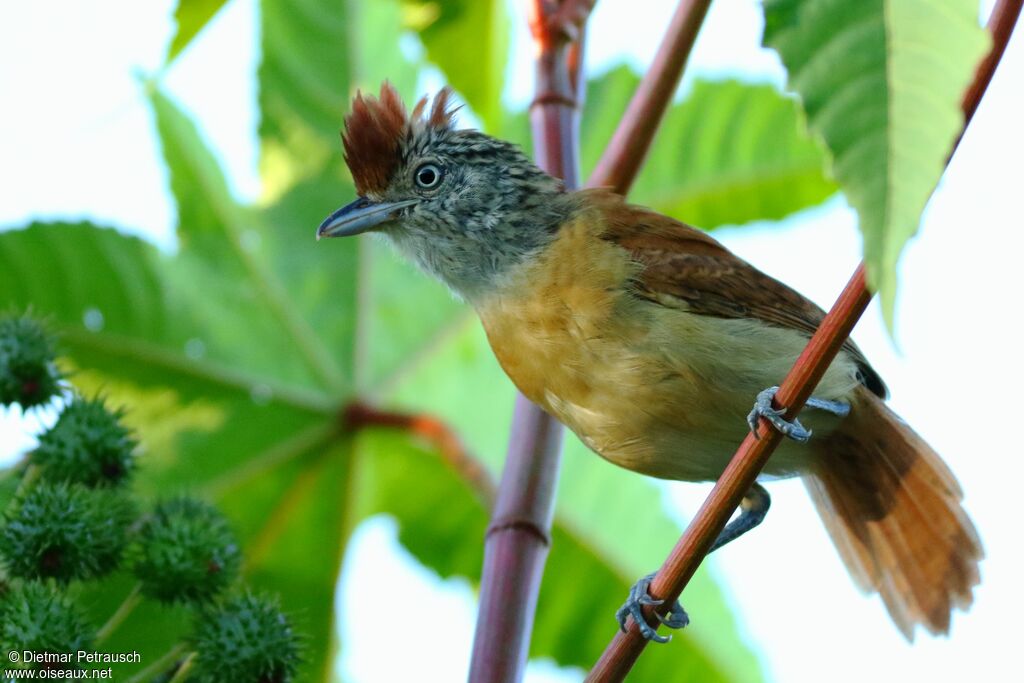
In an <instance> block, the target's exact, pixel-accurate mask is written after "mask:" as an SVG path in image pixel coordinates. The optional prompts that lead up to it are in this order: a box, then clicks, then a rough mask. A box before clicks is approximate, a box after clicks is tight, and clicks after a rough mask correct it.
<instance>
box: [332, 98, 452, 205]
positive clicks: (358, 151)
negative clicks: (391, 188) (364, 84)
mask: <svg viewBox="0 0 1024 683" xmlns="http://www.w3.org/2000/svg"><path fill="white" fill-rule="evenodd" d="M451 94H452V91H451V89H450V88H447V87H445V88H442V89H441V91H440V92H438V93H437V95H436V96H435V97H434V102H433V105H432V106H431V108H430V115H429V117H426V118H424V113H425V112H426V108H427V98H426V97H423V98H422V99H421V100H420V101H419V102H417V103H416V106H415V107H414V108H413V110H412V116H411V117H410V116H409V114H408V113H407V112H406V109H405V105H404V104H403V103H402V98H401V97H400V96H399V94H398V91H397V90H396V89H395V87H394V86H393V85H391V83H389V82H387V81H384V83H383V85H381V87H380V95H379V96H378V97H374V96H373V95H363V94H362V93H361V92H356V96H355V99H353V100H352V111H351V112H349V114H348V115H347V116H346V117H345V130H344V132H343V133H342V135H341V140H342V144H343V145H344V147H345V163H347V164H348V168H349V171H351V172H352V178H353V180H355V184H356V192H358V193H359V194H360V195H365V194H366V193H368V192H370V193H372V192H381V191H383V190H384V188H386V187H387V185H388V182H390V180H391V176H392V174H393V173H394V171H395V168H396V167H397V166H398V163H399V152H400V146H401V143H402V140H403V138H405V136H406V134H407V133H408V132H409V131H410V130H411V129H412V128H413V127H415V126H417V125H419V126H429V127H431V128H450V127H451V126H452V123H453V116H454V114H455V111H456V109H452V108H451V107H450V106H449V101H450V99H451Z"/></svg>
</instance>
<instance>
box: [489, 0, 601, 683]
mask: <svg viewBox="0 0 1024 683" xmlns="http://www.w3.org/2000/svg"><path fill="white" fill-rule="evenodd" d="M592 4H593V3H592V2H586V1H585V0H565V2H563V3H562V4H561V5H558V6H557V7H553V6H552V3H551V2H546V1H545V0H533V2H531V3H530V9H531V12H530V28H531V29H532V31H533V36H534V41H535V43H536V45H537V62H536V74H537V90H536V95H535V97H534V102H533V106H532V107H531V109H530V122H531V126H532V128H533V140H534V158H535V160H536V162H537V164H538V165H539V166H540V167H541V168H543V169H544V170H545V171H547V172H548V173H550V174H551V175H554V176H558V177H560V178H562V179H563V180H564V181H565V185H566V187H567V188H569V189H575V188H576V187H578V186H579V170H578V168H579V136H578V128H579V111H580V106H579V100H580V97H581V91H582V88H580V87H577V86H578V85H579V84H581V83H582V81H583V72H582V59H581V53H582V50H581V45H582V38H583V28H584V25H585V22H586V17H587V13H588V12H589V10H590V7H591V6H592ZM562 433H563V429H562V426H561V425H560V424H559V423H558V422H557V421H556V420H555V419H554V418H552V417H551V416H550V415H548V414H547V413H545V412H543V411H541V410H540V408H538V407H537V406H535V405H534V404H532V403H530V401H528V400H527V399H526V398H524V397H523V396H522V395H517V397H516V404H515V412H514V413H513V416H512V436H511V439H510V441H509V447H508V455H507V457H506V459H505V469H504V472H503V473H502V475H501V484H500V486H499V488H498V498H497V502H496V503H495V506H494V511H493V513H492V517H491V523H490V526H489V527H488V529H487V539H486V544H485V547H484V567H483V577H482V579H481V583H480V607H479V611H478V613H477V622H476V633H475V635H474V637H473V654H472V659H471V661H470V671H469V680H470V681H471V683H484V682H487V683H491V682H499V681H500V682H502V683H515V682H516V681H519V680H521V679H522V677H523V671H524V669H525V666H526V659H527V654H528V652H529V645H530V635H531V633H532V631H533V618H534V613H535V612H536V608H537V595H538V593H539V592H540V581H541V577H542V575H543V571H544V563H545V561H546V560H547V555H548V548H549V546H550V530H551V522H552V518H553V517H554V506H555V489H556V487H557V483H558V469H559V465H560V461H561V448H562Z"/></svg>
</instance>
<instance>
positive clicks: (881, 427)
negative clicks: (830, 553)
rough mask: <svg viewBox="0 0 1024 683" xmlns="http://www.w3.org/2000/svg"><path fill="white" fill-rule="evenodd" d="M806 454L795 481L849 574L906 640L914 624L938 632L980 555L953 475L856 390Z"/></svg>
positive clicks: (876, 401) (960, 602) (958, 603)
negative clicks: (805, 467)
mask: <svg viewBox="0 0 1024 683" xmlns="http://www.w3.org/2000/svg"><path fill="white" fill-rule="evenodd" d="M812 443H814V439H812ZM815 451H816V454H815V455H816V457H815V465H814V469H813V470H812V471H811V473H810V474H809V475H808V476H807V477H805V478H804V480H805V482H806V484H807V488H808V490H809V491H810V493H811V498H812V499H813V500H814V503H815V505H816V506H817V508H818V512H819V513H821V517H822V519H823V520H824V522H825V526H826V527H827V528H828V531H829V534H830V535H831V536H832V540H833V541H834V542H835V544H836V547H837V548H838V549H839V554H840V555H841V556H842V558H843V560H844V561H845V562H846V566H847V567H848V568H849V570H850V573H851V574H852V575H853V578H854V580H855V581H856V582H857V584H858V585H860V587H861V588H862V589H863V590H865V591H867V592H872V593H873V592H878V593H879V594H881V596H882V600H883V601H884V602H885V606H886V608H887V609H888V610H889V614H890V615H891V616H892V619H893V621H894V622H896V625H897V626H898V627H899V629H900V631H902V632H903V635H905V636H906V637H907V639H908V640H913V637H914V627H915V626H916V625H917V624H921V625H922V626H924V627H925V628H926V629H928V631H930V632H931V633H933V634H939V633H942V634H946V633H948V632H949V622H950V616H951V613H952V611H953V608H954V607H958V608H960V609H962V610H966V609H967V608H968V607H969V606H970V604H971V601H972V600H973V597H974V596H973V594H972V593H973V588H974V586H976V585H977V584H978V582H979V581H980V576H979V573H978V562H979V560H981V558H982V556H983V554H984V552H983V550H982V547H981V541H980V540H979V539H978V533H977V531H976V530H975V528H974V524H972V523H971V520H970V519H969V518H968V517H967V513H966V512H964V509H963V507H962V506H961V505H960V501H961V499H962V498H963V492H962V491H961V490H960V486H959V485H958V484H957V481H956V479H955V478H954V476H953V473H952V472H950V471H949V468H948V467H946V464H945V463H944V462H942V459H941V458H939V456H938V454H937V453H936V452H935V451H933V450H932V449H931V447H930V446H929V445H928V444H927V443H925V442H924V440H923V439H921V437H919V436H918V435H917V434H916V433H914V430H912V429H911V428H910V427H909V426H907V424H906V423H904V422H903V421H902V420H901V419H900V418H899V417H897V416H896V414H895V413H893V412H892V411H891V410H889V408H888V407H887V406H886V405H885V403H884V402H883V401H882V399H880V398H878V397H877V396H875V395H874V394H872V393H871V392H870V391H868V390H867V389H865V388H863V387H860V388H859V389H858V390H857V393H856V395H855V397H854V400H853V405H852V410H851V411H850V415H849V416H848V417H847V418H845V419H844V420H843V422H842V423H841V426H840V428H839V429H838V430H837V431H836V432H835V433H833V434H831V435H830V436H828V437H826V438H823V439H821V440H820V441H819V442H818V443H817V444H816V445H815Z"/></svg>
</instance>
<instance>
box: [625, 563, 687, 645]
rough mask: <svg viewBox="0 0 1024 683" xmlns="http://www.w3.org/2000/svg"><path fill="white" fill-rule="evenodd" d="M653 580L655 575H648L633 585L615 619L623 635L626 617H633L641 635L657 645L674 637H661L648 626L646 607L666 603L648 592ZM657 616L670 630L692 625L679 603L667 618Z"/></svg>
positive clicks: (673, 606)
mask: <svg viewBox="0 0 1024 683" xmlns="http://www.w3.org/2000/svg"><path fill="white" fill-rule="evenodd" d="M653 579H654V574H648V575H647V576H645V577H644V578H642V579H640V580H639V581H637V582H636V583H635V584H633V587H632V588H630V589H629V597H628V598H626V602H625V603H623V605H622V607H620V608H619V611H618V612H616V613H615V619H616V620H618V622H619V628H620V629H622V632H623V633H625V632H626V617H633V621H635V622H636V625H637V626H638V627H639V628H640V635H642V636H643V637H644V639H646V640H653V641H654V642H656V643H667V642H668V641H670V640H672V636H659V635H658V632H657V631H655V630H654V629H653V628H651V627H650V626H649V625H648V624H647V620H646V619H644V614H643V610H642V608H643V606H644V605H660V604H662V603H664V602H665V601H664V600H655V599H654V598H652V597H651V596H650V594H649V593H648V592H647V591H648V590H650V588H651V581H652V580H653ZM655 615H656V616H657V617H658V620H659V621H660V622H661V623H663V624H665V626H668V627H669V628H683V627H684V626H686V625H687V624H689V623H690V617H689V616H687V614H686V610H684V609H683V606H682V605H680V604H679V602H678V601H676V603H675V604H674V605H672V611H670V612H669V613H668V616H667V617H663V616H661V615H660V614H658V613H657V612H655Z"/></svg>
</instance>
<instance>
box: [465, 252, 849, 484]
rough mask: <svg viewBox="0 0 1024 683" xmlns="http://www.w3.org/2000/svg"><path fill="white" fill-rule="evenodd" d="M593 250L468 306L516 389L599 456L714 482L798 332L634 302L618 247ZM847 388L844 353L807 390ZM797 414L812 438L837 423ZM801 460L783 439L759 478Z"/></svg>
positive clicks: (795, 345) (799, 339)
mask: <svg viewBox="0 0 1024 683" xmlns="http://www.w3.org/2000/svg"><path fill="white" fill-rule="evenodd" d="M549 251H551V250H549ZM551 256H553V257H555V258H559V256H558V254H551ZM594 256H595V255H593V254H591V255H590V257H589V258H586V263H585V264H580V263H578V262H577V263H576V265H577V267H576V268H575V269H573V268H572V266H573V262H572V260H571V254H563V255H561V257H560V258H561V261H558V262H559V263H561V264H562V265H563V268H569V269H571V270H570V273H565V272H562V271H560V269H559V268H552V267H550V266H546V265H545V264H544V263H543V261H541V262H538V263H535V264H533V265H532V266H531V267H530V268H529V269H524V271H523V272H521V273H519V274H518V277H517V278H516V281H513V282H511V283H510V286H509V287H506V288H505V289H504V292H505V293H504V294H499V295H495V296H493V297H491V298H489V299H488V300H486V301H483V302H478V304H477V311H478V313H479V314H480V317H481V320H482V321H483V324H484V328H485V329H486V331H487V334H488V339H489V340H490V343H491V347H492V348H493V349H494V352H495V355H496V356H497V358H498V360H499V362H500V363H501V365H502V367H503V368H504V370H505V372H506V373H507V374H508V375H509V377H510V378H511V379H512V381H513V382H514V383H515V384H516V386H517V387H518V388H519V390H520V391H522V392H523V393H524V394H525V395H526V396H527V397H528V398H530V399H531V400H532V401H534V402H535V403H537V404H539V405H540V406H541V407H543V408H544V409H545V410H547V411H548V412H550V413H551V414H553V415H554V416H555V417H557V418H558V419H559V420H560V421H561V422H563V423H564V424H565V425H566V426H567V427H569V428H570V429H571V430H572V431H573V432H575V433H576V434H577V435H578V436H579V437H580V439H581V440H582V441H583V442H584V443H585V444H586V445H587V446H589V447H590V448H591V449H592V450H594V451H595V452H596V453H598V454H600V455H601V456H602V457H604V458H606V459H607V460H609V461H611V462H613V463H615V464H617V465H620V466H622V467H625V468H627V469H630V470H634V471H637V472H641V473H644V474H648V475H651V476H655V477H660V478H666V479H678V480H684V481H707V480H713V479H716V478H717V477H718V476H719V475H720V474H721V472H722V470H723V469H724V468H725V466H726V464H728V461H729V459H730V458H731V456H732V454H733V453H734V452H735V450H736V447H737V446H738V445H739V443H740V441H741V440H742V439H743V437H744V436H745V434H746V432H747V425H746V420H745V418H746V415H747V413H748V412H749V411H750V409H751V407H752V405H753V402H754V398H755V396H756V395H757V393H758V392H759V391H761V390H762V389H764V388H766V387H769V386H773V385H776V384H778V383H779V382H780V381H781V380H782V378H783V377H784V376H785V374H786V372H787V371H788V370H789V368H790V367H791V366H792V364H793V361H794V360H795V359H796V357H797V355H798V354H799V352H800V350H801V349H802V348H803V347H804V345H805V344H806V342H807V338H806V337H805V336H803V335H801V334H799V333H797V332H794V331H792V330H786V329H782V328H777V327H772V326H768V325H765V324H763V323H761V322H759V321H755V320H747V319H724V318H713V317H709V316H702V315H697V314H694V313H691V312H689V311H687V310H686V309H685V308H683V307H672V306H665V305H661V304H659V303H653V302H651V301H648V300H646V299H640V298H636V297H634V296H632V295H630V294H629V293H628V290H627V288H626V287H625V283H626V282H627V281H628V279H629V277H630V276H631V273H630V272H629V264H628V263H627V262H626V261H625V260H624V259H622V258H621V255H615V256H617V258H606V259H601V258H594ZM602 264H603V265H602ZM539 273H544V274H545V277H543V278H542V277H540V276H539ZM566 275H569V277H566ZM857 384H858V380H857V378H856V368H855V365H854V363H853V362H852V360H851V359H850V358H849V357H848V356H846V355H845V353H844V354H841V355H840V357H839V358H838V359H837V360H836V362H835V363H833V366H832V368H830V370H829V371H828V373H827V374H826V376H825V378H824V380H823V381H822V382H821V384H820V385H819V387H818V388H817V390H816V391H815V395H816V396H820V397H822V398H826V399H832V400H844V399H846V398H847V397H848V396H849V395H850V393H851V392H852V390H853V388H854V387H855V386H856V385H857ZM801 421H802V422H803V423H804V424H805V426H807V427H809V428H811V429H812V430H814V431H815V432H816V433H817V434H819V435H822V436H825V435H827V434H828V433H829V432H830V431H831V430H832V429H834V428H835V426H836V424H837V418H834V417H832V416H831V415H825V414H821V413H815V412H814V411H807V412H806V413H804V415H803V416H802V417H801ZM811 457H813V451H812V450H811V449H810V448H808V447H807V446H806V445H802V444H798V443H785V444H783V446H782V447H780V448H779V449H778V450H777V451H776V453H775V454H774V455H773V456H772V459H771V460H770V461H769V463H768V465H767V467H766V468H765V474H766V475H767V476H770V477H784V476H792V475H794V474H799V473H800V472H801V471H803V470H805V469H806V468H807V466H808V463H809V459H810V458H811Z"/></svg>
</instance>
